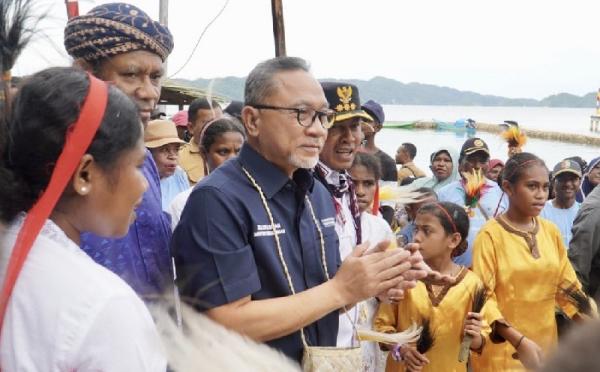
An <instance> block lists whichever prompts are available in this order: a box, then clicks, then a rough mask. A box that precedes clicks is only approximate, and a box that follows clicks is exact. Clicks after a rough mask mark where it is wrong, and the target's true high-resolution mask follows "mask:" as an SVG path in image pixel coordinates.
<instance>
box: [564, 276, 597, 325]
mask: <svg viewBox="0 0 600 372" xmlns="http://www.w3.org/2000/svg"><path fill="white" fill-rule="evenodd" d="M558 288H559V290H560V291H561V292H562V294H563V295H564V296H565V297H566V299H567V300H568V301H569V302H571V303H572V304H573V305H575V307H576V308H577V311H578V312H579V313H580V314H585V315H587V316H590V317H594V309H593V308H592V304H591V302H590V298H589V297H588V296H587V295H586V294H585V293H583V291H582V290H581V289H579V288H577V286H576V285H575V284H574V283H571V282H569V281H567V280H565V281H563V282H562V283H561V284H560V285H559V286H558Z"/></svg>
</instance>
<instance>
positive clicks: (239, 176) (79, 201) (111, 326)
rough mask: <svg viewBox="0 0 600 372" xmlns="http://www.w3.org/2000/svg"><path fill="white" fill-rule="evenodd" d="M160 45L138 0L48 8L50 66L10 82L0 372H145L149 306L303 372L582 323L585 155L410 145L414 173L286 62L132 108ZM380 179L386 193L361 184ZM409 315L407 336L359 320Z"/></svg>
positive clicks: (503, 365)
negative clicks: (193, 316) (191, 318)
mask: <svg viewBox="0 0 600 372" xmlns="http://www.w3.org/2000/svg"><path fill="white" fill-rule="evenodd" d="M173 47H174V43H173V38H172V35H171V34H170V32H169V30H168V29H167V28H166V27H164V26H163V25H161V24H160V23H158V22H156V21H154V20H152V19H151V18H150V17H148V16H147V15H146V14H145V13H144V12H143V11H142V10H141V9H139V8H137V7H134V6H132V5H129V4H124V3H113V4H105V5H100V6H97V7H95V8H93V9H92V10H91V11H89V12H88V13H87V14H85V15H82V16H78V17H74V18H72V19H71V20H69V22H68V24H67V27H66V29H65V48H66V50H67V52H68V53H69V54H70V55H71V56H72V57H73V66H72V67H54V68H49V69H46V70H43V71H40V72H38V73H36V74H34V75H32V76H30V77H27V78H26V79H24V80H23V81H22V82H20V83H19V85H18V86H17V92H16V95H15V97H14V98H12V99H11V103H12V104H11V110H10V112H8V113H7V114H6V115H3V118H2V125H4V131H3V132H4V133H6V138H5V141H3V148H2V149H1V150H2V151H1V158H0V219H1V221H2V224H3V226H4V227H5V232H4V236H3V239H2V250H1V251H0V270H1V271H0V273H1V276H0V277H1V278H2V283H3V285H2V292H1V297H0V327H1V329H0V332H1V333H0V368H1V369H2V370H4V371H17V370H26V371H38V370H39V371H42V370H52V371H55V370H56V371H73V370H77V371H88V370H89V371H92V370H94V371H97V370H100V371H166V370H169V368H172V367H173V365H174V364H175V363H173V361H169V360H167V359H168V355H167V354H166V353H165V349H164V346H163V341H162V340H161V334H160V331H159V328H157V326H156V324H155V320H156V319H155V318H153V316H152V315H151V311H150V310H152V309H153V308H155V307H157V306H158V307H161V308H166V309H167V311H168V314H169V316H171V317H172V318H173V319H175V320H176V323H177V324H178V325H180V327H181V329H182V330H183V332H185V330H186V319H185V318H183V319H182V311H181V305H182V304H186V305H188V306H190V307H192V308H193V309H194V310H195V311H197V312H198V313H201V314H204V315H205V316H206V317H207V318H208V319H210V320H211V321H213V322H215V323H217V324H220V325H222V326H224V327H225V328H227V329H229V330H232V331H235V332H237V333H239V334H240V335H243V336H244V337H247V338H249V339H251V340H254V341H256V342H258V343H264V344H266V345H268V346H269V347H271V348H272V349H274V350H276V351H278V352H280V353H282V354H284V355H285V356H286V357H288V358H289V359H291V360H292V361H294V362H295V363H297V364H298V365H302V366H303V368H304V370H306V371H318V370H322V369H319V368H321V366H322V365H324V364H328V365H329V366H330V368H334V370H348V371H384V370H385V371H421V370H423V371H467V370H471V371H519V370H529V369H538V368H543V366H544V365H545V364H546V362H547V361H548V360H549V359H548V357H549V354H552V353H554V351H555V350H556V349H557V345H558V343H559V336H560V337H562V328H559V325H560V324H565V323H566V326H565V327H567V328H571V327H574V324H575V323H583V322H588V321H590V319H591V318H594V317H595V316H596V305H595V302H594V300H593V298H595V297H596V295H597V292H598V289H599V288H598V287H599V286H600V252H599V251H600V225H599V224H598V221H600V187H596V186H597V185H598V184H600V158H596V159H593V160H591V161H590V162H589V163H585V161H584V160H583V159H581V158H578V157H572V158H566V159H564V160H562V161H561V162H559V163H558V164H556V165H555V166H554V167H552V171H550V170H549V169H548V167H547V166H546V164H545V162H544V161H543V159H542V157H540V156H537V155H534V154H531V153H528V152H524V151H523V148H522V143H519V144H518V146H514V145H511V144H509V152H508V154H509V156H508V158H507V159H506V160H505V161H502V160H500V159H495V158H494V159H492V158H491V157H492V154H491V152H490V149H489V147H488V146H487V144H486V143H485V141H483V140H482V139H480V138H468V139H467V140H466V141H465V142H464V144H463V146H462V147H461V149H460V151H456V150H455V149H453V148H451V147H447V146H445V147H441V148H439V149H437V150H436V151H435V152H433V153H432V154H430V155H429V162H430V167H429V171H430V173H431V175H430V176H428V175H427V172H425V171H423V170H421V169H419V168H418V167H417V166H415V164H414V159H415V157H417V155H418V152H417V148H416V146H415V145H414V144H412V143H410V142H405V143H402V144H400V146H399V148H398V151H397V153H396V156H395V160H394V159H393V158H392V157H390V156H389V155H388V154H386V153H385V152H384V151H382V150H381V149H379V148H378V147H377V145H376V138H377V135H378V133H380V131H381V129H382V127H383V124H384V122H385V112H384V109H383V107H382V106H381V105H380V104H379V103H377V102H375V101H373V100H368V101H366V102H364V103H363V102H362V100H361V97H360V92H359V89H358V88H357V87H356V86H355V85H353V84H351V83H347V82H340V81H336V82H319V81H318V80H317V79H315V77H314V76H313V75H312V73H311V71H310V68H309V65H308V63H307V62H306V61H305V60H303V59H301V58H297V57H278V58H272V59H269V60H266V61H264V62H261V63H259V64H258V65H257V66H256V67H254V69H253V70H252V71H250V73H249V74H248V77H247V80H246V83H245V89H244V101H243V102H232V103H230V104H228V105H227V106H226V107H221V103H219V102H217V101H214V100H212V99H211V98H210V97H208V98H199V99H196V100H195V101H193V102H192V103H191V104H190V105H189V108H188V109H187V110H184V111H181V112H178V113H177V114H175V115H173V116H172V117H171V118H169V119H163V118H160V119H155V120H153V112H154V111H155V109H156V106H157V103H158V101H159V97H160V92H161V79H162V78H163V75H164V71H163V62H164V61H165V60H166V59H167V57H168V55H169V54H170V52H171V51H172V49H173ZM106 82H110V83H109V84H107V83H106ZM510 123H513V124H511V125H516V123H514V122H510ZM539 155H543V154H539ZM421 156H422V155H421ZM397 165H399V167H397ZM390 183H391V184H393V186H389V184H390ZM384 185H387V186H388V187H392V188H393V190H394V192H395V193H396V194H398V195H404V198H403V199H402V202H401V203H400V202H395V201H394V200H395V199H393V198H392V200H391V201H390V200H387V201H385V202H384V201H382V200H380V199H381V194H382V193H381V192H380V191H381V188H382V187H383V186H384ZM406 199H409V200H406ZM557 319H558V320H561V321H560V322H559V321H558V320H557ZM413 326H417V327H418V330H419V332H418V334H417V336H416V338H415V339H414V340H413V341H414V342H413V341H407V342H398V343H394V342H390V341H385V340H389V338H385V337H383V336H382V335H386V334H387V335H398V334H402V333H403V332H407V330H409V329H411V327H413ZM363 329H366V330H372V331H374V333H373V334H375V335H380V336H377V337H381V340H380V342H375V341H372V340H371V341H365V340H364V339H363V337H361V332H360V331H361V330H363ZM592 336H594V337H596V338H597V334H595V335H590V337H592ZM376 341H377V340H376ZM324 350H325V351H326V352H323V351H324ZM230 352H231V353H236V350H230ZM269 357H270V355H265V358H269ZM557 357H560V354H557ZM587 357H589V358H594V356H593V355H588V356H587ZM223 358H227V355H224V356H223ZM198 363H199V365H198V366H197V367H198V368H199V369H202V367H201V365H202V364H201V363H202V361H198ZM251 363H252V361H248V364H249V365H248V370H254V369H253V367H252V365H250V364H251ZM553 363H554V362H553ZM556 363H558V362H556Z"/></svg>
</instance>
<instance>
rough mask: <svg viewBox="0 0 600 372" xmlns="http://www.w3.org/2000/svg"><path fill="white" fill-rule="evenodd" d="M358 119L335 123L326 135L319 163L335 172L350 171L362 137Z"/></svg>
mask: <svg viewBox="0 0 600 372" xmlns="http://www.w3.org/2000/svg"><path fill="white" fill-rule="evenodd" d="M360 123H361V119H360V118H358V117H355V118H350V119H346V120H341V121H337V122H336V123H335V124H334V126H333V127H331V129H329V134H328V135H327V141H325V146H324V147H323V151H322V152H321V161H322V162H323V163H324V164H325V165H327V166H328V167H329V168H331V169H333V170H336V171H343V170H346V169H350V167H351V166H352V163H353V162H354V156H356V150H358V148H359V147H360V142H361V141H362V140H363V138H364V136H363V133H362V130H361V127H360Z"/></svg>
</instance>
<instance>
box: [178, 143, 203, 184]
mask: <svg viewBox="0 0 600 372" xmlns="http://www.w3.org/2000/svg"><path fill="white" fill-rule="evenodd" d="M179 165H180V166H181V168H183V170H184V171H185V173H186V174H187V177H188V180H189V181H190V185H192V186H193V185H195V184H197V183H198V182H199V181H200V180H201V179H202V177H204V176H205V175H206V173H205V170H204V159H203V158H202V155H200V148H199V147H198V145H196V142H195V140H194V137H192V139H190V143H187V144H185V145H183V146H181V149H180V150H179Z"/></svg>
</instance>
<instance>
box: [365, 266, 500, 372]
mask: <svg viewBox="0 0 600 372" xmlns="http://www.w3.org/2000/svg"><path fill="white" fill-rule="evenodd" d="M481 285H482V283H481V280H479V278H478V277H477V275H475V274H473V273H472V272H471V271H469V270H468V269H466V268H465V267H463V268H462V269H461V271H460V273H459V275H458V276H457V280H456V283H454V284H453V285H447V286H445V287H443V288H442V290H441V291H440V293H439V294H438V295H437V296H436V295H434V293H433V290H432V288H431V286H430V285H428V284H427V285H426V284H424V283H423V282H418V283H417V286H416V287H415V288H413V289H411V290H409V291H407V292H406V294H405V297H404V299H403V300H402V301H400V303H399V304H397V305H396V304H386V303H381V304H380V306H379V310H378V311H377V315H376V316H375V319H374V321H373V328H374V329H375V330H376V331H378V332H385V333H394V332H399V331H402V330H405V329H406V328H408V327H409V326H410V325H411V324H413V323H417V324H421V323H422V322H423V320H424V319H427V320H429V322H430V323H429V324H430V329H431V331H432V333H433V335H434V339H435V341H434V344H433V347H432V348H431V349H430V350H429V351H428V352H426V353H425V356H426V357H427V359H429V362H430V363H429V364H428V365H426V366H425V367H424V368H423V371H425V372H426V371H432V372H440V371H443V372H456V371H461V372H462V371H466V370H467V365H466V363H460V362H459V361H458V353H459V350H460V343H461V342H462V337H463V330H464V323H465V319H466V318H467V313H468V312H469V311H471V302H472V298H473V293H475V290H476V288H477V287H478V286H481ZM484 309H485V308H484ZM484 323H485V322H484ZM489 332H490V329H489V326H487V325H484V328H483V329H482V332H481V333H482V335H483V337H484V340H485V338H487V337H486V336H487V335H489ZM487 344H489V342H485V345H486V346H485V347H487ZM484 349H485V348H484ZM471 354H473V353H471ZM385 370H386V372H392V371H393V372H396V371H404V370H405V369H404V363H402V362H396V361H395V360H394V359H392V357H391V356H388V359H387V363H386V368H385Z"/></svg>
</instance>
